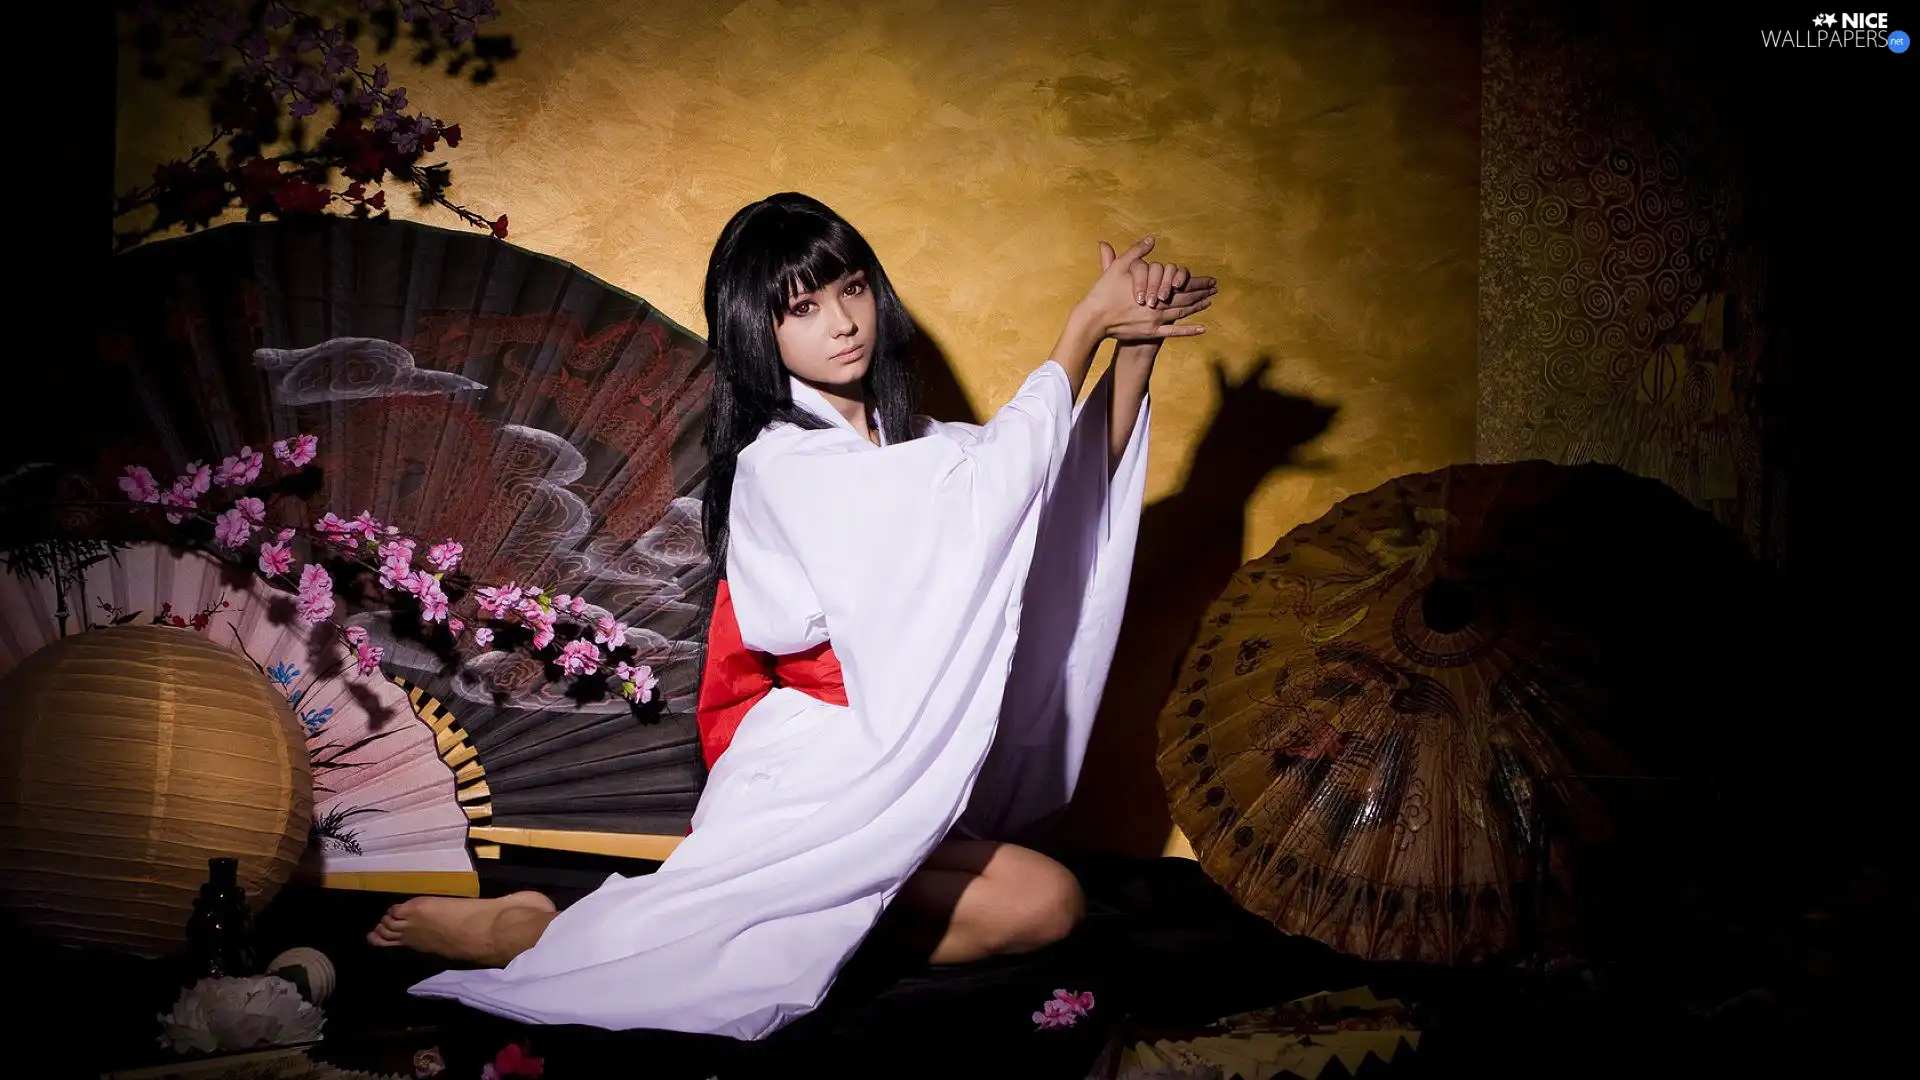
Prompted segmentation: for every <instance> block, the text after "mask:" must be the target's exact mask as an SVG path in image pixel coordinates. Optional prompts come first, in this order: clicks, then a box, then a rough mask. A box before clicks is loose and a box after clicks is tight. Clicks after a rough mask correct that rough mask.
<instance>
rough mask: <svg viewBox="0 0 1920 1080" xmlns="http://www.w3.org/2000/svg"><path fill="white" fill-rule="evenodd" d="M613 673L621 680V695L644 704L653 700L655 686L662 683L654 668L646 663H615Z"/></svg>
mask: <svg viewBox="0 0 1920 1080" xmlns="http://www.w3.org/2000/svg"><path fill="white" fill-rule="evenodd" d="M613 674H614V677H615V678H617V679H619V680H620V683H621V686H620V693H621V696H623V697H625V698H626V699H627V700H628V701H637V702H640V703H641V704H643V705H644V704H646V703H647V702H649V701H652V700H653V688H654V687H656V686H659V685H660V680H659V678H657V677H656V676H655V675H654V673H653V669H652V668H650V667H648V666H647V665H645V664H628V663H625V662H622V663H618V664H615V665H613Z"/></svg>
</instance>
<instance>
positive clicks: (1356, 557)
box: [1159, 462, 1753, 963]
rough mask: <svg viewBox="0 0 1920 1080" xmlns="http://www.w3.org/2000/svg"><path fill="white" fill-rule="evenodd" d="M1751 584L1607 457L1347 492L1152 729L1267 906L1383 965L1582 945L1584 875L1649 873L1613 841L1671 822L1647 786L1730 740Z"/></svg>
mask: <svg viewBox="0 0 1920 1080" xmlns="http://www.w3.org/2000/svg"><path fill="white" fill-rule="evenodd" d="M1750 573H1751V564H1750V562H1749V561H1748V560H1746V559H1745V558H1744V552H1742V551H1741V550H1740V549H1739V548H1738V542H1737V540H1735V539H1734V537H1733V536H1732V534H1731V533H1730V532H1728V531H1727V530H1724V529H1722V528H1721V527H1720V526H1719V525H1718V524H1717V523H1716V522H1714V521H1713V520H1712V519H1711V518H1710V517H1709V516H1708V515H1706V514H1704V513H1703V512H1701V511H1698V510H1696V509H1695V508H1694V507H1693V506H1691V505H1690V504H1688V503H1687V502H1686V501H1685V500H1683V499H1681V498H1680V497H1679V496H1678V495H1676V494H1674V493H1673V492H1672V491H1671V490H1670V489H1667V488H1666V487H1664V486H1663V485H1660V484H1658V483H1656V482H1653V481H1648V480H1643V479H1640V478H1638V477H1634V476H1632V475H1630V474H1627V473H1625V472H1622V471H1620V470H1618V469H1614V468H1612V467H1608V466H1599V465H1585V466H1576V467H1562V466H1556V465H1550V464H1546V463H1541V462H1527V463H1521V464H1515V465H1469V466H1456V467H1452V468H1448V469H1444V470H1441V471H1438V472H1433V473H1425V474H1420V475H1413V476H1406V477H1401V478H1399V479H1396V480H1393V481H1391V482H1389V483H1387V484H1384V485H1382V486H1381V487H1379V488H1377V489H1375V490H1373V491H1370V492H1367V493H1365V494H1362V495H1358V496H1354V497H1352V498H1349V499H1347V500H1346V501H1345V502H1343V503H1341V504H1340V505H1339V506H1337V507H1335V508H1334V509H1333V510H1332V511H1331V512H1329V513H1328V514H1327V515H1326V516H1325V517H1323V518H1321V519H1320V520H1319V521H1317V522H1313V523H1311V524H1309V525H1304V526H1301V527H1300V528H1298V529H1295V530H1294V531H1293V532H1292V533H1290V534H1289V535H1288V536H1286V537H1285V538H1284V539H1282V540H1281V541H1280V542H1279V543H1278V544H1277V545H1275V547H1274V548H1273V550H1272V551H1270V552H1269V553H1267V554H1266V555H1265V556H1263V557H1262V558H1259V559H1256V560H1254V561H1253V562H1251V563H1249V564H1247V565H1246V566H1244V567H1242V568H1241V569H1240V571H1239V572H1238V573H1237V574H1236V575H1235V576H1234V579H1233V581H1232V583H1231V584H1230V585H1229V587H1228V588H1227V590H1226V592H1225V593H1224V595H1223V596H1222V597H1221V598H1220V599H1219V600H1218V601H1216V602H1215V603H1214V604H1213V606H1212V607H1211V608H1210V609H1209V610H1208V612H1207V615H1206V617H1205V618H1204V620H1203V621H1202V624H1201V628H1200V631H1199V635H1198V640H1197V641H1196V642H1195V643H1194V645H1193V647H1192V648H1191V650H1190V651H1189V653H1188V655H1187V657H1186V660H1185V663H1184V666H1183V668H1182V669H1181V672H1180V675H1179V679H1178V682H1177V683H1176V689H1175V692H1174V694H1173V696H1172V698H1171V699H1170V701H1169V702H1168V704H1167V706H1166V708H1165V710H1164V711H1163V713H1162V715H1161V718H1160V758H1159V765H1160V771H1161V775H1162V777H1163V779H1164V780H1165V782H1166V784H1167V787H1168V793H1169V798H1170V801H1171V805H1172V809H1173V817H1174V820H1175V822H1176V823H1177V824H1178V825H1179V826H1180V827H1181V828H1182V829H1183V830H1184V831H1185V832H1186V834H1187V836H1188V838H1189V839H1190V840H1191V841H1192V842H1193V847H1194V850H1195V853H1196V855H1197V856H1198V858H1199V860H1200V862H1201V865H1202V866H1204V867H1205V868H1206V870H1207V872H1208V874H1209V875H1210V876H1212V877H1213V878H1214V880H1215V881H1217V882H1219V883H1220V884H1221V885H1223V886H1224V887H1225V888H1226V889H1227V890H1228V891H1229V892H1230V893H1232V894H1233V896H1234V897H1235V898H1236V899H1237V900H1238V901H1239V902H1240V903H1241V904H1242V905H1243V906H1244V907H1246V908H1247V909H1248V910H1250V911H1252V912H1254V913H1256V914H1258V915H1261V916H1262V917H1265V918H1267V919H1269V920H1271V921H1272V922H1273V923H1274V924H1275V925H1276V926H1278V927H1279V928H1280V929H1282V930H1285V931H1288V932H1290V933H1296V934H1304V935H1308V936H1311V937H1314V938H1317V939H1319V940H1321V941H1323V942H1325V943H1327V944H1329V945H1331V946H1333V947H1334V948H1337V949H1341V950H1343V951H1346V952H1351V953H1355V954H1357V955H1360V956H1362V957H1365V958H1368V959H1376V960H1417V961H1427V962H1439V963H1454V962H1461V961H1469V960H1473V959H1476V958H1480V957H1483V956H1486V955H1490V954H1498V953H1505V952H1509V951H1515V950H1523V949H1527V948H1530V947H1531V948H1539V947H1541V946H1543V945H1556V946H1560V945H1568V944H1570V943H1573V942H1575V941H1577V939H1578V937H1579V935H1578V934H1577V933H1576V932H1575V929H1576V923H1577V921H1578V920H1579V918H1580V915H1579V909H1578V906H1577V905H1576V903H1575V896H1574V889H1575V886H1576V884H1578V885H1579V886H1580V887H1581V888H1582V889H1583V890H1584V892H1587V893H1592V892H1597V891H1598V890H1597V889H1596V888H1595V887H1594V886H1593V881H1594V880H1598V878H1597V877H1596V876H1595V875H1597V874H1599V871H1598V869H1597V868H1599V867H1602V866H1605V867H1607V868H1608V870H1607V873H1610V874H1614V877H1613V878H1611V879H1609V880H1616V879H1624V878H1627V877H1635V876H1642V877H1643V876H1644V875H1645V873H1646V871H1647V865H1646V864H1639V865H1636V866H1631V867H1629V864H1630V862H1631V860H1630V859H1627V858H1623V857H1622V856H1621V855H1620V852H1622V851H1627V852H1637V851H1639V850H1640V849H1639V848H1637V847H1634V846H1633V844H1627V843H1620V842H1619V841H1621V840H1623V839H1630V840H1633V841H1634V843H1638V842H1639V838H1640V837H1641V835H1642V830H1640V829H1639V826H1642V825H1645V824H1646V823H1647V822H1648V821H1649V820H1654V821H1657V822H1658V823H1659V829H1658V830H1656V831H1661V832H1666V833H1676V830H1674V829H1673V828H1670V827H1669V826H1670V824H1671V823H1670V822H1668V821H1665V820H1661V819H1659V818H1655V817H1652V814H1654V813H1656V812H1657V811H1658V809H1659V800H1660V799H1661V798H1664V797H1665V795H1664V794H1659V795H1649V792H1648V790H1647V789H1670V788H1672V787H1674V786H1675V785H1674V783H1673V780H1674V778H1687V777H1694V776H1698V775H1700V774H1702V773H1703V772H1704V771H1706V770H1707V769H1708V768H1709V767H1710V764H1711V763H1712V762H1713V761H1714V760H1715V758H1716V756H1723V755H1721V754H1720V753H1719V751H1718V749H1717V748H1716V746H1715V745H1714V737H1713V731H1714V730H1715V728H1716V726H1717V723H1718V720H1719V719H1720V718H1721V717H1722V716H1723V715H1724V713H1725V712H1726V711H1727V709H1726V708H1723V707H1722V706H1721V705H1718V704H1716V703H1715V700H1714V698H1713V696H1712V690H1713V687H1714V686H1715V685H1716V680H1715V679H1714V677H1713V676H1714V675H1715V673H1716V672H1715V669H1716V668H1720V667H1723V666H1724V663H1723V662H1724V661H1725V660H1726V659H1727V658H1728V657H1731V656H1733V655H1736V654H1737V653H1738V652H1739V650H1740V646H1739V640H1738V637H1737V635H1735V634H1733V633H1731V632H1730V631H1729V630H1728V629H1727V627H1728V626H1729V625H1737V624H1739V623H1740V622H1741V621H1742V616H1741V615H1740V611H1741V604H1742V603H1743V602H1746V601H1745V599H1744V598H1746V597H1749V596H1751V595H1752V591H1751V585H1752V581H1753V579H1752V578H1751V577H1750V576H1749V574H1750ZM1748 622H1749V623H1750V624H1751V620H1748ZM1728 707H1729V708H1730V707H1731V706H1728ZM1655 778H1664V783H1654V782H1645V781H1651V780H1653V779H1655ZM1636 781H1641V782H1636ZM1676 834H1677V833H1676ZM1599 853H1604V854H1599ZM1622 867H1629V868H1628V869H1627V870H1626V871H1625V872H1624V873H1615V871H1617V870H1620V868H1622ZM1589 870H1593V871H1595V874H1586V875H1585V876H1583V874H1585V872H1586V871H1589ZM1600 876H1604V875H1600ZM1536 886H1538V887H1537V888H1536ZM1584 898H1585V897H1584V895H1583V896H1582V899H1584ZM1535 916H1537V917H1538V918H1537V919H1536V918H1535ZM1528 927H1532V928H1533V932H1525V933H1523V932H1522V931H1524V930H1526V928H1528Z"/></svg>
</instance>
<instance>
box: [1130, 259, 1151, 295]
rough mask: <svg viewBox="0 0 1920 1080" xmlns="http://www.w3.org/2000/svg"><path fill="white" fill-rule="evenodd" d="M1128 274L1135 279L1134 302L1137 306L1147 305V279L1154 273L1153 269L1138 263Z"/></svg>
mask: <svg viewBox="0 0 1920 1080" xmlns="http://www.w3.org/2000/svg"><path fill="white" fill-rule="evenodd" d="M1128 273H1129V274H1130V275H1131V276H1132V278H1133V302H1134V303H1136V304H1144V303H1146V302H1147V278H1148V276H1149V275H1150V274H1151V273H1152V268H1151V267H1149V266H1148V265H1147V264H1146V263H1143V262H1137V263H1134V264H1133V266H1132V267H1131V268H1129V270H1128Z"/></svg>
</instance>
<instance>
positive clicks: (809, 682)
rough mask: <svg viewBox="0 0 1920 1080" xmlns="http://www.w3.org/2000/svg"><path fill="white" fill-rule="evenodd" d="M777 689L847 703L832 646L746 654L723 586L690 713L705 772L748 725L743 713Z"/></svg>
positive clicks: (722, 584) (730, 598) (716, 597)
mask: <svg viewBox="0 0 1920 1080" xmlns="http://www.w3.org/2000/svg"><path fill="white" fill-rule="evenodd" d="M777 686H790V687H792V688H794V689H795V690H798V691H800V692H801V693H803V694H806V695H807V696H808V697H812V698H818V699H819V700H821V701H824V702H826V703H827V704H829V705H845V704H846V703H847V684H846V681H845V680H844V679H843V678H842V676H841V674H840V658H839V657H837V656H835V655H833V644H832V643H831V642H821V643H820V644H818V645H815V646H814V647H813V648H811V649H808V650H807V651H806V652H800V653H793V654H791V655H789V656H773V655H771V654H769V653H763V652H755V651H754V650H752V649H749V648H747V646H746V644H745V643H744V642H742V641H741V640H740V623H739V622H738V621H737V620H736V619H735V618H734V614H733V594H732V592H731V591H729V590H728V589H727V583H726V582H725V581H724V580H723V581H721V582H720V591H719V592H718V593H716V594H715V595H714V598H713V623H712V625H711V626H709V627H708V629H707V665H706V668H705V670H703V671H702V672H701V674H700V704H699V705H698V706H696V707H695V710H694V719H695V722H696V723H698V724H699V726H700V752H701V754H702V755H703V756H704V757H705V758H706V759H707V768H709V769H711V768H713V763H714V762H716V761H718V760H720V755H721V754H722V753H724V752H725V751H726V749H727V744H728V743H730V742H732V741H733V733H734V732H735V731H736V730H738V729H739V727H740V721H742V720H744V719H746V716H747V710H749V709H751V708H753V707H754V705H756V704H758V703H759V701H760V699H761V698H763V697H766V696H767V692H768V691H770V690H772V689H773V688H774V687H777Z"/></svg>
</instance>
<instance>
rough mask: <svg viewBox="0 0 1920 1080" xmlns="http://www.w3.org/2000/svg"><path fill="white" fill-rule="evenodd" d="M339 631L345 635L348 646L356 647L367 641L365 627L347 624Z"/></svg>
mask: <svg viewBox="0 0 1920 1080" xmlns="http://www.w3.org/2000/svg"><path fill="white" fill-rule="evenodd" d="M340 632H341V633H342V634H344V635H346V639H347V646H348V647H349V648H353V649H357V648H359V647H360V646H362V645H365V644H366V643H367V628H366V627H364V626H349V627H347V628H346V629H345V630H342V631H340Z"/></svg>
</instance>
